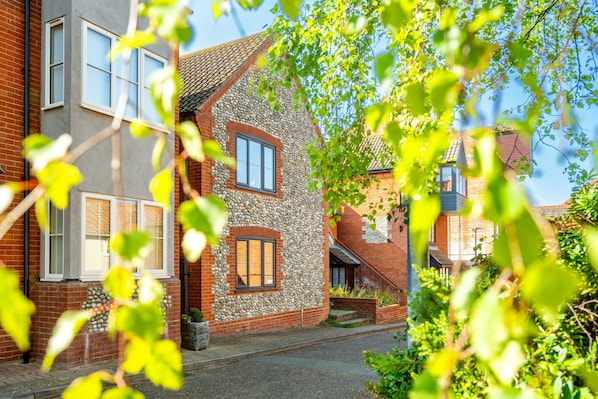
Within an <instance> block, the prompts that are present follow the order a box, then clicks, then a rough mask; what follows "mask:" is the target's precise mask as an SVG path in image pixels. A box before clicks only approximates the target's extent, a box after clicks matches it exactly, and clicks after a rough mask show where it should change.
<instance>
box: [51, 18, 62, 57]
mask: <svg viewBox="0 0 598 399" xmlns="http://www.w3.org/2000/svg"><path fill="white" fill-rule="evenodd" d="M63 37H64V29H63V25H62V24H58V25H54V26H52V27H51V28H50V64H58V63H61V62H63V61H64V48H63V47H64V40H63Z"/></svg>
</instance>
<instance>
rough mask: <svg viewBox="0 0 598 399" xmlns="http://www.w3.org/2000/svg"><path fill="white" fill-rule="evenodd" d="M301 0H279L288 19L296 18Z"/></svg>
mask: <svg viewBox="0 0 598 399" xmlns="http://www.w3.org/2000/svg"><path fill="white" fill-rule="evenodd" d="M302 1H303V0H280V5H281V6H282V10H283V11H284V13H285V14H287V16H288V17H289V18H290V19H296V18H297V17H298V16H299V13H300V11H301V3H302Z"/></svg>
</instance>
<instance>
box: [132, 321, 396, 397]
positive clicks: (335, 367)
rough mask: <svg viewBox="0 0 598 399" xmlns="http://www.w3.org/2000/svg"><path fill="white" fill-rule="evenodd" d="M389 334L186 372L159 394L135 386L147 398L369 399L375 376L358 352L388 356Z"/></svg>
mask: <svg viewBox="0 0 598 399" xmlns="http://www.w3.org/2000/svg"><path fill="white" fill-rule="evenodd" d="M395 344H396V341H395V339H394V338H393V334H392V333H391V332H383V333H378V334H374V335H369V336H366V337H357V338H351V339H347V340H345V341H340V342H336V343H328V344H322V345H318V346H314V347H311V348H307V349H299V350H295V351H289V352H285V353H281V354H277V355H268V356H257V357H253V358H248V359H244V360H241V361H239V362H236V363H232V364H228V365H224V366H221V367H218V368H211V369H199V370H194V371H192V372H189V373H185V387H184V388H183V389H182V390H181V391H179V392H172V391H164V390H162V389H159V388H156V387H153V386H152V385H151V384H149V383H147V382H143V383H139V384H135V388H136V389H139V390H140V391H141V392H143V393H144V394H145V396H146V398H150V399H152V398H169V399H170V398H214V399H225V398H226V399H230V398H243V399H251V398H259V399H267V398H288V399H293V398H298V399H299V398H301V399H319V398H322V399H364V398H373V397H374V395H373V394H371V393H369V392H368V391H367V389H366V388H365V386H364V382H365V381H375V380H376V379H377V375H376V374H375V373H374V372H372V370H371V369H369V368H368V367H367V366H366V365H365V364H364V362H363V351H364V350H372V351H376V352H380V353H386V352H389V351H391V349H392V347H393V346H394V345H395Z"/></svg>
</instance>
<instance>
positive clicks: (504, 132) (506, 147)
mask: <svg viewBox="0 0 598 399" xmlns="http://www.w3.org/2000/svg"><path fill="white" fill-rule="evenodd" d="M490 129H491V130H493V131H494V132H495V134H496V144H497V145H498V151H499V156H500V159H501V161H503V163H504V164H505V166H507V167H508V168H512V169H515V170H516V171H518V172H521V171H522V166H525V165H529V164H530V162H531V159H532V157H531V149H530V142H529V138H528V139H526V138H525V137H522V136H521V134H519V132H517V131H516V130H515V129H512V128H509V127H502V128H499V127H494V128H490Z"/></svg>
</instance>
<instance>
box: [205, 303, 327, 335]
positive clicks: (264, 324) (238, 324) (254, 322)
mask: <svg viewBox="0 0 598 399" xmlns="http://www.w3.org/2000/svg"><path fill="white" fill-rule="evenodd" d="M327 317H328V306H327V304H326V306H325V307H319V308H310V309H303V311H301V310H295V311H292V312H286V313H276V314H273V315H268V316H260V317H253V318H247V319H241V320H233V321H225V322H218V323H215V322H210V334H212V335H226V334H237V333H246V332H252V333H253V332H265V331H275V330H284V329H288V328H299V327H310V326H316V325H318V324H319V323H320V322H321V321H323V320H325V319H326V318H327Z"/></svg>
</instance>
